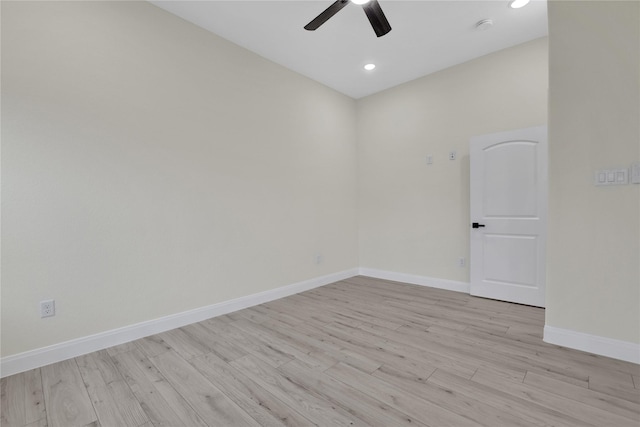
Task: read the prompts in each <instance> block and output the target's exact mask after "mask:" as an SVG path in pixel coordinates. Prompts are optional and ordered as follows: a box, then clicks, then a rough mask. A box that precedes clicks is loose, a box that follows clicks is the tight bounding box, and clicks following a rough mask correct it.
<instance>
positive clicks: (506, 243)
mask: <svg viewBox="0 0 640 427" xmlns="http://www.w3.org/2000/svg"><path fill="white" fill-rule="evenodd" d="M546 135H547V130H546V127H545V126H541V127H535V128H527V129H521V130H517V131H509V132H501V133H496V134H491V135H483V136H478V137H474V138H472V139H471V142H470V144H471V145H470V162H471V173H470V176H471V221H472V222H478V223H480V224H482V225H484V227H481V228H471V256H470V260H471V261H470V268H471V294H472V295H477V296H483V297H488V298H494V299H500V300H504V301H512V302H518V303H522V304H529V305H535V306H539V307H544V298H545V295H544V289H545V252H544V251H545V243H546V206H547V136H546Z"/></svg>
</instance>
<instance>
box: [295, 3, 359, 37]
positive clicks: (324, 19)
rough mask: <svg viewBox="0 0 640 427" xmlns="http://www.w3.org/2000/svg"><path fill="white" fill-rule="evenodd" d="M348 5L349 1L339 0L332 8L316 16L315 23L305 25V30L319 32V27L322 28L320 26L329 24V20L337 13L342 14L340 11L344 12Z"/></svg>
mask: <svg viewBox="0 0 640 427" xmlns="http://www.w3.org/2000/svg"><path fill="white" fill-rule="evenodd" d="M348 3H349V0H337V1H336V2H335V3H333V4H332V5H331V6H329V7H328V8H326V9H325V10H324V12H322V13H321V14H320V15H318V16H316V17H315V19H314V20H313V21H311V22H309V23H308V24H307V25H305V26H304V29H305V30H309V31H314V30H317V29H318V27H320V25H322V24H324V23H325V22H327V21H328V20H329V18H331V17H332V16H333V15H335V14H336V13H338V12H340V10H342V8H343V7H345V6H346V5H347V4H348Z"/></svg>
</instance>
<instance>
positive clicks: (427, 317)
mask: <svg viewBox="0 0 640 427" xmlns="http://www.w3.org/2000/svg"><path fill="white" fill-rule="evenodd" d="M543 324H544V310H542V309H538V308H533V307H527V306H521V305H517V304H510V303H505V302H498V301H492V300H486V299H480V298H475V297H471V296H468V295H465V294H461V293H456V292H449V291H444V290H438V289H430V288H423V287H418V286H412V285H406V284H401V283H396V282H388V281H383V280H378V279H371V278H366V277H355V278H352V279H348V280H345V281H342V282H338V283H334V284H331V285H328V286H324V287H321V288H318V289H315V290H312V291H308V292H304V293H301V294H298V295H294V296H290V297H287V298H284V299H281V300H278V301H273V302H270V303H267V304H262V305H259V306H256V307H252V308H249V309H245V310H242V311H238V312H235V313H233V314H229V315H225V316H221V317H217V318H213V319H210V320H207V321H204V322H201V323H197V324H193V325H189V326H186V327H183V328H180V329H176V330H173V331H169V332H165V333H162V334H159V335H155V336H152V337H148V338H144V339H140V340H138V341H135V342H132V343H128V344H124V345H121V346H117V347H113V348H109V349H107V350H103V351H98V352H95V353H91V354H88V355H86V356H81V357H76V358H75V359H71V360H67V361H64V362H60V363H56V364H53V365H49V366H45V367H43V368H39V369H34V370H32V371H29V372H25V373H22V374H18V375H13V376H11V377H7V378H4V379H2V416H1V421H2V423H1V424H2V426H3V427H9V426H49V427H57V426H62V427H70V426H87V425H90V426H104V427H111V426H113V427H120V426H145V427H147V426H148V427H151V426H173V427H178V426H207V425H208V426H214V425H216V426H218V425H219V426H281V425H289V426H308V425H320V426H365V425H370V426H385V427H391V426H434V427H441V426H455V427H458V426H477V425H483V426H491V427H499V426H552V425H553V426H576V427H577V426H580V427H582V426H597V427H607V426H612V427H623V426H634V427H638V426H639V425H640V389H639V388H640V366H638V365H634V364H631V363H626V362H621V361H617V360H613V359H608V358H605V357H599V356H594V355H590V354H587V353H582V352H579V351H574V350H568V349H564V348H560V347H557V346H554V345H549V344H545V343H543V342H542V339H541V335H542V328H543Z"/></svg>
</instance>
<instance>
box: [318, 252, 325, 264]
mask: <svg viewBox="0 0 640 427" xmlns="http://www.w3.org/2000/svg"><path fill="white" fill-rule="evenodd" d="M322 261H324V259H323V258H322V254H317V255H316V264H322Z"/></svg>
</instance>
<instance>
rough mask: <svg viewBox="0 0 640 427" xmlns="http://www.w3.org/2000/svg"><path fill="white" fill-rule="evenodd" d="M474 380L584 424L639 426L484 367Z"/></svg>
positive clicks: (474, 376)
mask: <svg viewBox="0 0 640 427" xmlns="http://www.w3.org/2000/svg"><path fill="white" fill-rule="evenodd" d="M473 381H476V382H479V383H481V384H484V385H487V386H490V387H493V388H495V389H497V390H506V391H508V392H509V393H511V394H513V395H516V396H519V397H521V398H522V399H524V400H527V401H529V402H532V403H535V404H537V405H540V406H543V407H546V408H549V409H551V410H553V411H557V412H560V413H563V414H566V415H568V416H570V417H572V418H575V419H577V420H580V421H582V422H583V423H584V425H589V426H605V425H615V426H618V427H623V426H628V427H637V426H638V424H637V423H636V422H633V421H630V420H629V419H628V418H625V417H621V416H619V415H617V414H614V413H612V412H610V411H602V410H601V409H599V408H595V407H593V406H589V405H585V404H582V403H580V402H578V401H576V400H573V399H567V398H564V397H561V396H559V395H553V394H549V393H546V392H543V391H541V390H540V389H538V388H536V387H532V386H529V385H527V384H522V383H517V382H513V381H509V380H505V379H504V378H502V377H496V376H494V375H492V374H491V373H489V372H486V371H484V369H483V368H478V371H477V372H476V373H475V374H474V375H473Z"/></svg>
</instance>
